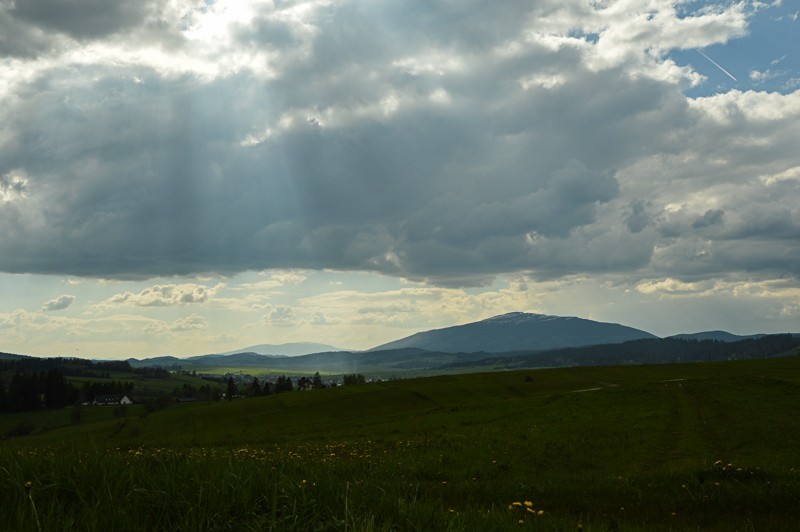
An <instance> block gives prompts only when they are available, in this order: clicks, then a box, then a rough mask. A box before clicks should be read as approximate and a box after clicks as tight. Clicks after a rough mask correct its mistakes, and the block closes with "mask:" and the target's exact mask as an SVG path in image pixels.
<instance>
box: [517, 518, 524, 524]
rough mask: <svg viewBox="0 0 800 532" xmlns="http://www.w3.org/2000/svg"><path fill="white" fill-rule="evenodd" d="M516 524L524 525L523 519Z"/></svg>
mask: <svg viewBox="0 0 800 532" xmlns="http://www.w3.org/2000/svg"><path fill="white" fill-rule="evenodd" d="M517 523H519V524H521V525H524V524H525V520H524V519H520V520H519V521H517Z"/></svg>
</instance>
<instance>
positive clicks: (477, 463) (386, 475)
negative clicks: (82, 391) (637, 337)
mask: <svg viewBox="0 0 800 532" xmlns="http://www.w3.org/2000/svg"><path fill="white" fill-rule="evenodd" d="M41 415H42V416H44V415H51V413H42V414H41ZM65 415H66V411H65ZM798 441H800V359H797V358H787V359H772V360H759V361H744V362H728V363H714V364H692V365H675V366H628V367H600V368H568V369H550V370H530V371H515V372H505V373H503V372H501V373H483V374H470V375H447V376H438V377H431V378H424V379H411V380H405V381H391V382H380V383H372V384H365V385H359V386H352V387H340V388H334V389H324V390H312V391H308V392H292V393H285V394H280V395H277V396H269V397H258V398H252V399H240V400H234V401H231V402H226V401H221V402H217V403H214V402H210V403H192V404H180V405H173V406H170V407H169V408H167V409H165V410H163V411H159V412H154V413H149V414H147V413H146V412H136V411H129V415H127V416H125V417H122V418H120V417H117V418H108V419H97V420H94V419H91V420H89V419H87V420H85V421H83V422H81V423H80V424H71V425H67V426H61V427H54V428H52V429H49V430H45V431H42V432H41V433H38V434H33V435H30V436H24V437H18V438H11V439H6V440H5V441H3V442H2V444H0V500H2V501H4V502H3V510H2V512H1V513H0V529H4V530H37V529H42V530H66V529H81V530H145V529H146V530H354V531H355V530H476V531H483V530H519V529H521V530H528V529H530V530H578V529H583V530H643V531H644V530H725V531H728V530H768V531H772V530H796V529H797V523H798V519H799V517H798V509H797V501H798V500H800V446H798V445H797V443H796V442H798ZM526 503H528V504H526Z"/></svg>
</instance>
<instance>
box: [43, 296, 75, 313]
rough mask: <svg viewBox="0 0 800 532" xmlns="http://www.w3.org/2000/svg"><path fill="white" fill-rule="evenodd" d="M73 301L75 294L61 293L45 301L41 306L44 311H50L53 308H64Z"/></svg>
mask: <svg viewBox="0 0 800 532" xmlns="http://www.w3.org/2000/svg"><path fill="white" fill-rule="evenodd" d="M74 302H75V296H71V295H69V294H61V295H60V296H58V297H57V298H55V299H51V300H50V301H46V302H45V303H44V305H43V306H42V310H43V311H45V312H52V311H54V310H64V309H65V308H67V307H69V306H70V305H72V304H73V303H74Z"/></svg>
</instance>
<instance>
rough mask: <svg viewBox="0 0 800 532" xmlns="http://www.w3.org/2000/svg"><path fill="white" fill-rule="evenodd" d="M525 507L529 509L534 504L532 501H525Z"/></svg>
mask: <svg viewBox="0 0 800 532" xmlns="http://www.w3.org/2000/svg"><path fill="white" fill-rule="evenodd" d="M525 506H527V507H528V508H532V507H533V503H532V502H531V501H525Z"/></svg>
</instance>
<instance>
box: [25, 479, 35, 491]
mask: <svg viewBox="0 0 800 532" xmlns="http://www.w3.org/2000/svg"><path fill="white" fill-rule="evenodd" d="M32 487H33V482H31V481H30V480H26V481H25V489H26V490H29V489H31V488H32Z"/></svg>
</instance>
